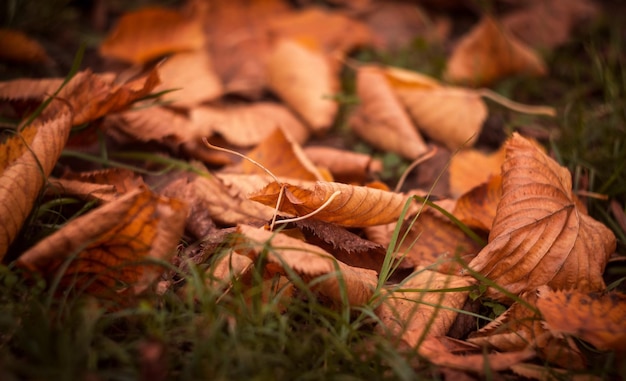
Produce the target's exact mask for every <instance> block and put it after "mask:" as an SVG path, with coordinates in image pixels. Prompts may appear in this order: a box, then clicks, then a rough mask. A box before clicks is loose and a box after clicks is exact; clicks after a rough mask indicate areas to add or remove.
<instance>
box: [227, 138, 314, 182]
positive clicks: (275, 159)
mask: <svg viewBox="0 0 626 381" xmlns="http://www.w3.org/2000/svg"><path fill="white" fill-rule="evenodd" d="M246 156H247V157H248V158H249V159H252V160H255V161H256V162H257V163H259V164H261V165H262V166H263V167H265V169H267V170H269V171H270V172H271V173H273V174H274V175H275V176H280V177H288V178H293V179H300V180H308V181H315V180H326V179H324V176H322V174H321V173H320V171H319V170H318V169H317V168H316V167H315V165H313V163H311V161H310V160H309V158H308V157H306V154H305V153H304V152H303V151H302V148H301V147H300V145H298V143H296V142H294V141H291V140H290V139H289V138H288V137H287V136H285V133H284V132H283V130H281V129H280V128H276V130H275V131H274V132H273V133H272V134H270V135H269V136H268V137H267V138H266V139H265V140H263V141H262V142H261V143H260V144H259V145H258V146H256V148H254V149H253V150H252V151H250V152H248V153H247V154H246ZM239 167H240V169H241V171H242V172H243V173H256V174H264V173H266V172H265V171H264V170H263V169H262V168H260V167H258V166H257V165H255V164H253V163H251V162H250V161H248V160H243V161H242V162H241V164H240V166H239Z"/></svg>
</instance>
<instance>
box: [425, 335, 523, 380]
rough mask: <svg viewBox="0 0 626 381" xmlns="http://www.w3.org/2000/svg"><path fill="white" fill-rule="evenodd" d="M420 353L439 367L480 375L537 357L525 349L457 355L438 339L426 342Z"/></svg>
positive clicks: (505, 368)
mask: <svg viewBox="0 0 626 381" xmlns="http://www.w3.org/2000/svg"><path fill="white" fill-rule="evenodd" d="M418 353H419V354H420V355H421V356H423V357H424V358H426V359H428V360H429V361H430V362H431V363H433V364H435V365H439V366H445V367H450V368H453V369H460V370H465V371H469V372H474V373H478V374H480V375H484V374H486V373H487V374H492V373H491V372H493V371H503V370H507V369H509V368H510V367H512V366H513V365H515V364H519V363H522V362H523V361H525V360H528V359H531V358H533V357H534V356H535V352H534V351H532V350H530V349H524V350H521V351H516V352H508V353H488V354H483V353H481V354H470V355H455V354H452V353H450V351H449V350H448V348H447V347H446V346H445V345H443V344H442V343H441V340H440V339H438V338H436V337H429V338H427V339H426V340H424V341H423V342H422V343H421V345H420V346H419V348H418Z"/></svg>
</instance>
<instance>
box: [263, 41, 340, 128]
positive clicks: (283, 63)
mask: <svg viewBox="0 0 626 381" xmlns="http://www.w3.org/2000/svg"><path fill="white" fill-rule="evenodd" d="M266 64H267V75H268V80H269V85H270V88H271V89H272V91H274V92H275V93H276V94H278V96H280V97H281V98H282V99H283V100H284V101H285V103H287V104H288V105H289V106H290V107H292V108H293V109H294V110H295V111H296V112H297V113H298V114H300V116H302V118H303V119H304V120H305V121H306V122H307V124H309V126H310V127H311V128H312V129H313V130H314V131H317V132H322V131H325V130H327V129H328V128H330V127H331V125H332V123H333V121H334V119H335V115H336V114H337V110H338V105H337V103H336V102H335V101H334V100H332V99H329V97H331V96H333V95H334V94H335V93H336V92H337V91H338V90H339V83H338V80H337V78H336V76H335V73H334V72H333V70H332V68H331V64H330V61H329V60H328V58H327V57H326V56H324V55H323V53H322V51H321V50H320V49H319V48H318V47H312V48H311V47H308V46H306V44H305V43H303V42H301V41H296V40H291V39H286V38H281V39H279V40H278V41H276V42H275V43H274V46H273V48H272V50H271V53H270V54H269V55H268V58H267V62H266Z"/></svg>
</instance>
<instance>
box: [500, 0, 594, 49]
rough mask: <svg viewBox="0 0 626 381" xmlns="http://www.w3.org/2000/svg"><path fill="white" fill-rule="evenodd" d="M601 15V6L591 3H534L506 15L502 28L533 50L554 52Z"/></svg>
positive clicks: (551, 0)
mask: <svg viewBox="0 0 626 381" xmlns="http://www.w3.org/2000/svg"><path fill="white" fill-rule="evenodd" d="M598 13H599V12H598V7H597V5H596V4H594V3H593V2H591V1H588V0H543V1H531V2H529V4H528V6H526V7H524V8H522V9H520V10H517V11H515V12H511V13H508V14H507V15H505V16H504V17H503V18H502V25H504V27H506V28H507V29H508V30H509V31H511V33H513V34H514V35H515V36H516V37H518V38H519V39H520V40H522V41H524V42H525V43H527V44H528V45H530V46H532V47H535V48H541V49H552V48H555V47H557V46H559V45H562V44H564V43H566V42H567V41H568V40H569V38H570V34H571V32H572V29H573V28H574V27H576V26H578V25H580V23H581V21H584V20H585V19H591V18H593V17H594V16H596V15H597V14H598Z"/></svg>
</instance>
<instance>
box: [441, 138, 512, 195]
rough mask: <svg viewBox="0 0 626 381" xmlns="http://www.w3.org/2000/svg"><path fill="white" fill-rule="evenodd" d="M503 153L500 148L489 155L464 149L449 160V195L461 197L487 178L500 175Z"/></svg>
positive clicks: (502, 148) (502, 149)
mask: <svg viewBox="0 0 626 381" xmlns="http://www.w3.org/2000/svg"><path fill="white" fill-rule="evenodd" d="M504 157H505V151H504V146H502V147H501V148H500V149H499V150H498V151H496V152H493V153H491V154H486V153H484V152H481V151H478V150H475V149H464V150H461V151H459V152H457V153H455V154H454V155H453V156H452V158H451V159H450V193H451V194H452V196H453V197H461V196H462V195H464V194H466V193H467V192H469V191H470V190H471V189H472V188H474V187H477V186H479V185H480V184H483V183H485V182H487V181H488V180H489V178H491V177H493V176H496V175H499V174H500V167H502V163H503V162H504Z"/></svg>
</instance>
